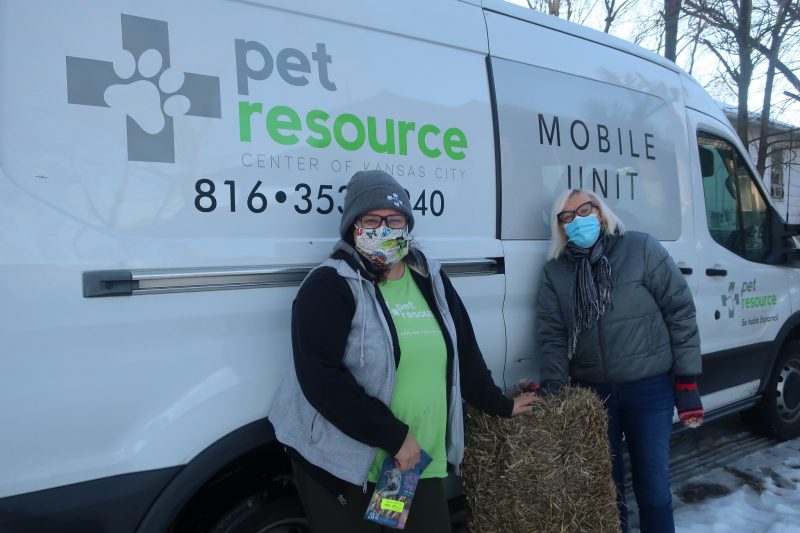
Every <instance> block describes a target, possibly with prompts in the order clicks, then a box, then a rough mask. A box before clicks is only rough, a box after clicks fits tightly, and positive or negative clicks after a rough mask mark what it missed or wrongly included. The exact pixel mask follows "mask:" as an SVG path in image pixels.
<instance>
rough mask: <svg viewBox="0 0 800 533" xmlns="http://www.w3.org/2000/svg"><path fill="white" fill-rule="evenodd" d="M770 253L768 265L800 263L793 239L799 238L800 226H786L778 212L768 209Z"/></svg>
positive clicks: (799, 253)
mask: <svg viewBox="0 0 800 533" xmlns="http://www.w3.org/2000/svg"><path fill="white" fill-rule="evenodd" d="M768 213H769V214H768V216H769V217H770V219H771V226H772V228H771V233H772V247H771V248H772V251H771V253H770V257H769V259H768V260H767V261H766V262H767V263H768V264H778V265H779V264H786V263H793V262H795V261H800V248H798V247H797V246H796V244H795V242H796V241H795V239H794V238H795V237H798V236H800V224H787V223H786V222H785V221H784V220H783V217H781V216H780V215H779V214H778V212H777V211H776V210H775V209H773V208H770V209H769V211H768Z"/></svg>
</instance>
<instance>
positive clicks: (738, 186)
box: [698, 133, 769, 261]
mask: <svg viewBox="0 0 800 533" xmlns="http://www.w3.org/2000/svg"><path fill="white" fill-rule="evenodd" d="M698 149H699V155H700V167H701V170H702V179H703V194H704V196H705V203H706V218H707V221H708V230H709V232H710V233H711V237H712V238H713V239H714V240H715V241H716V242H718V243H719V244H721V245H722V246H724V247H725V248H727V249H728V250H730V251H732V252H734V253H735V254H738V255H740V256H742V257H744V258H746V259H750V260H752V261H758V260H761V259H763V258H764V257H766V255H767V254H768V253H769V225H768V218H767V202H766V200H765V199H764V196H763V195H762V194H761V190H760V189H759V188H758V186H757V185H756V183H755V181H754V179H755V178H754V177H753V175H752V174H751V173H750V170H749V168H748V167H747V165H746V164H745V161H744V159H743V158H742V155H741V154H740V153H739V152H738V151H737V150H736V148H735V147H734V146H733V145H731V144H730V143H729V142H727V141H725V140H723V139H720V138H719V137H715V136H713V135H708V134H703V133H701V134H700V135H699V136H698Z"/></svg>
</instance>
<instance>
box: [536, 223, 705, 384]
mask: <svg viewBox="0 0 800 533" xmlns="http://www.w3.org/2000/svg"><path fill="white" fill-rule="evenodd" d="M602 238H604V239H606V242H605V254H606V257H607V258H608V261H609V263H610V264H611V275H612V277H613V279H614V291H613V296H612V298H613V304H612V307H611V308H610V309H607V310H606V312H605V314H604V315H603V316H602V317H600V319H599V320H598V322H597V323H596V324H595V325H594V326H592V327H591V328H590V329H588V330H584V331H581V333H580V334H579V336H578V345H577V348H576V350H575V354H574V355H573V357H572V359H571V360H570V359H569V358H568V356H567V343H568V342H569V335H570V324H571V321H570V313H571V312H572V310H571V303H570V290H571V287H572V283H573V279H574V273H575V263H574V262H573V261H572V260H570V259H569V258H568V257H566V255H565V254H562V255H561V256H560V257H559V258H558V259H554V260H550V261H548V262H547V264H545V267H544V272H543V274H542V280H541V285H540V287H539V294H538V298H537V332H538V335H539V343H540V346H541V352H540V354H541V380H542V381H547V380H553V381H558V382H561V383H566V382H568V381H569V377H570V376H571V377H572V378H573V379H577V380H580V381H586V382H592V383H627V382H631V381H636V380H639V379H644V378H648V377H652V376H656V375H659V374H665V373H668V372H671V373H672V374H673V375H691V376H694V375H699V374H700V372H701V358H700V335H699V332H698V330H697V321H696V319H695V307H694V302H693V300H692V293H691V291H690V290H689V287H688V286H687V284H686V281H685V280H684V279H683V274H681V271H680V270H679V269H678V267H677V265H675V263H674V261H673V260H672V258H671V257H670V256H669V253H668V252H667V251H666V250H665V249H664V247H663V246H661V244H660V243H659V242H658V241H657V240H656V239H655V238H653V237H652V236H650V235H648V234H646V233H641V232H637V231H629V232H626V233H624V234H623V235H619V234H614V235H608V236H604V237H602Z"/></svg>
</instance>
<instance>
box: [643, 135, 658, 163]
mask: <svg viewBox="0 0 800 533" xmlns="http://www.w3.org/2000/svg"><path fill="white" fill-rule="evenodd" d="M653 137H654V135H653V134H652V133H645V134H644V153H645V156H646V157H647V159H655V158H656V156H654V155H652V154H651V153H650V148H655V145H653V144H650V143H649V142H647V141H649V140H651V139H652V138H653Z"/></svg>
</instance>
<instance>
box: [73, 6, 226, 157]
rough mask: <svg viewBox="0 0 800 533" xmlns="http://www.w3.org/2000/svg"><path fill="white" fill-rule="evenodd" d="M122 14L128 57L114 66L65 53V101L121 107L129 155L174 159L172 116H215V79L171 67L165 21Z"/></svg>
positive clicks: (217, 106) (217, 98)
mask: <svg viewBox="0 0 800 533" xmlns="http://www.w3.org/2000/svg"><path fill="white" fill-rule="evenodd" d="M121 18H122V48H123V49H124V50H126V51H127V52H129V56H128V57H129V59H130V61H129V62H127V63H125V64H117V65H116V68H115V65H114V63H112V62H110V61H100V60H97V59H88V58H84V57H73V56H67V101H68V102H69V103H70V104H78V105H89V106H97V107H111V108H124V109H125V113H126V133H127V137H128V160H129V161H149V162H157V163H174V162H175V132H174V126H173V118H174V117H177V116H180V115H189V116H196V117H207V118H220V117H221V116H222V114H221V113H220V96H219V78H218V77H215V76H206V75H203V74H194V73H190V72H186V73H184V72H180V71H178V70H176V69H173V68H172V67H171V65H170V55H169V31H168V27H167V23H166V22H164V21H162V20H154V19H148V18H142V17H135V16H132V15H125V14H123V15H122V16H121Z"/></svg>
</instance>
